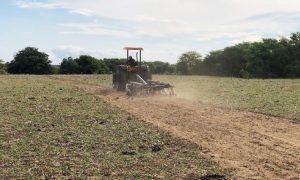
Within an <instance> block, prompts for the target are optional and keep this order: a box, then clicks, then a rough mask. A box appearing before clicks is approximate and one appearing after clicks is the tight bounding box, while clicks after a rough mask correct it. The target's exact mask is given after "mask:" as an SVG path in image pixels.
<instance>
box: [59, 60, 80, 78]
mask: <svg viewBox="0 0 300 180" xmlns="http://www.w3.org/2000/svg"><path fill="white" fill-rule="evenodd" d="M78 72H79V66H78V63H77V61H75V60H74V59H73V58H72V57H68V58H65V59H63V61H62V62H61V64H60V68H59V73H60V74H77V73H78Z"/></svg>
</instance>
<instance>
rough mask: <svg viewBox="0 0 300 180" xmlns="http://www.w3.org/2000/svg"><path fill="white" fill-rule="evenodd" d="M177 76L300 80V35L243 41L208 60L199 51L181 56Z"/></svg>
mask: <svg viewBox="0 0 300 180" xmlns="http://www.w3.org/2000/svg"><path fill="white" fill-rule="evenodd" d="M176 67H177V73H179V74H184V75H212V76H229V77H242V78H295V77H300V32H299V33H293V34H292V35H291V36H290V37H289V38H281V39H279V40H277V39H263V40H262V41H260V42H253V43H249V42H244V43H240V44H237V45H234V46H231V47H226V48H225V49H222V50H217V51H212V52H210V53H209V54H208V55H207V56H206V57H204V58H203V57H202V56H201V54H199V53H197V52H187V53H184V54H182V55H181V56H180V58H179V61H178V63H177V64H176Z"/></svg>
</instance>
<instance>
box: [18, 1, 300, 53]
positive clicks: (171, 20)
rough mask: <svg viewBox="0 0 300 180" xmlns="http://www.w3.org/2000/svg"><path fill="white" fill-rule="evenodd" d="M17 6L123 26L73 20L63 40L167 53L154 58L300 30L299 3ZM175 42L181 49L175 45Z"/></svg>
mask: <svg viewBox="0 0 300 180" xmlns="http://www.w3.org/2000/svg"><path fill="white" fill-rule="evenodd" d="M16 4H17V6H18V7H20V8H45V9H55V8H60V9H65V10H66V11H67V12H69V13H73V14H74V13H75V14H79V15H83V16H92V17H93V18H95V19H97V18H99V19H101V18H106V19H108V21H109V20H112V21H114V22H115V23H120V24H118V25H117V26H120V27H117V28H116V27H114V26H115V23H110V22H107V21H101V20H100V21H95V22H87V21H86V22H84V21H81V22H78V21H76V20H74V21H73V22H70V23H64V24H61V23H60V24H61V26H60V28H61V34H64V35H70V36H72V35H95V36H107V37H114V38H115V39H118V38H120V39H128V41H127V42H131V43H132V44H143V45H145V46H150V47H152V49H154V46H160V47H159V48H160V49H163V50H162V51H164V52H162V53H161V54H160V53H158V52H155V51H154V50H153V51H152V52H153V53H152V54H151V55H153V56H156V57H159V56H160V55H161V56H163V57H167V55H169V56H171V57H172V58H173V57H175V54H174V53H173V51H175V50H173V51H172V50H170V49H169V47H173V48H174V49H176V51H177V53H178V54H179V53H181V52H182V51H183V50H188V49H199V50H200V51H201V50H203V49H204V48H203V47H206V48H205V50H203V51H205V52H206V51H207V50H209V49H211V50H213V48H216V46H213V45H211V44H212V42H217V41H221V40H222V41H223V42H222V46H223V47H224V46H227V45H232V44H233V43H239V42H243V41H257V40H259V39H260V38H262V37H265V36H266V35H267V36H270V35H271V36H273V37H277V36H279V35H281V36H286V35H287V34H289V33H290V32H295V31H297V30H299V28H300V25H299V23H298V22H299V20H300V1H299V0H213V1H208V0H85V1H83V0H44V1H37V0H31V1H30V0H26V1H24V0H23V1H17V3H16ZM99 22H100V23H99ZM112 24H113V25H112ZM124 24H125V25H124ZM74 37H75V36H74ZM178 39H180V41H179V40H178ZM146 40H147V42H145V41H146ZM176 40H178V41H176ZM225 40H226V41H227V42H224V41H225ZM174 41H176V42H177V44H172V43H174ZM204 43H205V44H204ZM210 43H211V44H210ZM115 45H119V44H117V42H115ZM201 47H202V48H203V49H200V48H201ZM217 48H219V46H217ZM180 49H182V50H180ZM74 51H78V52H80V50H79V49H76V48H75V49H74ZM166 51H168V53H166ZM171 52H172V53H173V54H172V53H171ZM155 54H156V55H155ZM149 57H150V55H149Z"/></svg>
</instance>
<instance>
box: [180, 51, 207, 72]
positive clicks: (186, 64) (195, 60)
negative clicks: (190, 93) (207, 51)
mask: <svg viewBox="0 0 300 180" xmlns="http://www.w3.org/2000/svg"><path fill="white" fill-rule="evenodd" d="M201 63H202V56H201V54H199V53H197V52H195V51H189V52H186V53H183V54H182V55H181V56H180V57H179V60H178V62H177V65H176V70H177V73H179V74H183V75H190V74H197V72H199V66H201Z"/></svg>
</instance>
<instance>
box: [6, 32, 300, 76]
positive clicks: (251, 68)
mask: <svg viewBox="0 0 300 180" xmlns="http://www.w3.org/2000/svg"><path fill="white" fill-rule="evenodd" d="M125 62H126V59H117V58H110V59H97V58H94V57H92V56H88V55H81V56H80V57H78V58H75V59H73V58H72V57H68V58H65V59H63V60H62V62H61V64H60V65H59V66H52V65H51V61H50V60H49V56H48V55H47V54H46V53H44V52H40V51H39V50H38V49H37V48H34V47H27V48H25V49H23V50H21V51H19V52H18V53H17V54H16V55H15V57H14V60H12V61H11V62H10V63H6V64H3V61H1V60H0V74H3V73H5V72H8V73H11V74H55V73H57V74H109V73H113V72H115V71H116V67H117V66H118V65H120V64H124V63H125ZM144 63H146V64H148V65H149V67H150V69H151V71H152V73H153V74H181V75H209V76H228V77H242V78H295V77H300V32H299V33H293V34H291V36H290V37H289V38H281V39H262V41H260V42H252V43H250V42H244V43H240V44H237V45H234V46H230V47H226V48H224V49H222V50H217V51H212V52H210V53H209V54H208V55H206V56H205V57H203V56H202V55H201V54H200V53H197V52H194V51H190V52H186V53H183V54H182V55H181V56H180V57H179V59H178V61H177V63H176V64H169V63H166V62H162V61H152V62H144Z"/></svg>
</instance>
